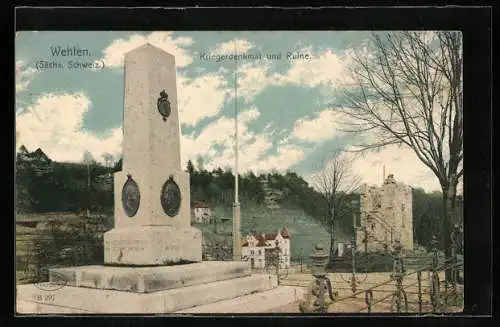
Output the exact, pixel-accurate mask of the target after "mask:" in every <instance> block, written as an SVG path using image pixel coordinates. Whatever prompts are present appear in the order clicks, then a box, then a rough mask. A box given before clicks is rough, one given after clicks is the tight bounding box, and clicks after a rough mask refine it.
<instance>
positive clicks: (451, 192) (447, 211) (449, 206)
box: [442, 184, 456, 280]
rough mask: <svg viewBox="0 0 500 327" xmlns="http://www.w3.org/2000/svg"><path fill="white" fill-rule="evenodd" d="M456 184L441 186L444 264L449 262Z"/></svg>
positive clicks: (449, 271) (447, 274)
mask: <svg viewBox="0 0 500 327" xmlns="http://www.w3.org/2000/svg"><path fill="white" fill-rule="evenodd" d="M455 200H456V186H455V185H454V184H452V185H450V186H448V187H443V222H442V227H443V229H442V230H443V236H442V249H443V252H444V258H445V265H448V264H449V263H451V259H452V258H451V237H450V233H451V223H452V221H453V217H454V214H455ZM445 276H446V277H445V278H446V280H450V279H451V269H450V268H448V269H446V272H445Z"/></svg>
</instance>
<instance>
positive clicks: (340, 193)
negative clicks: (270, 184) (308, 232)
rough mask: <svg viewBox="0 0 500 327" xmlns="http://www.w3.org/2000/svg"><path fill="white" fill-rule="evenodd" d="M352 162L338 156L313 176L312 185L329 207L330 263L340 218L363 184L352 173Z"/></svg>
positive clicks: (326, 224) (325, 223)
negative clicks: (349, 197)
mask: <svg viewBox="0 0 500 327" xmlns="http://www.w3.org/2000/svg"><path fill="white" fill-rule="evenodd" d="M351 164H352V162H351V160H348V159H346V158H341V157H338V156H337V157H335V158H334V159H332V160H331V161H330V162H328V163H327V164H326V166H325V167H324V169H322V170H320V171H318V172H316V173H314V174H313V175H312V178H311V184H312V186H313V187H314V188H315V189H316V190H317V191H318V192H319V193H320V194H321V198H322V200H323V201H324V204H325V206H326V209H327V212H325V217H324V220H323V223H324V225H325V226H326V228H327V230H328V233H329V234H330V256H329V261H330V263H331V262H332V259H333V257H334V255H335V229H336V225H337V221H338V218H339V217H341V216H342V215H344V214H346V212H347V210H348V206H349V204H348V198H347V197H348V195H349V194H351V193H353V192H356V191H357V190H358V189H359V186H360V184H361V178H360V177H359V176H358V175H355V174H353V173H352V170H351Z"/></svg>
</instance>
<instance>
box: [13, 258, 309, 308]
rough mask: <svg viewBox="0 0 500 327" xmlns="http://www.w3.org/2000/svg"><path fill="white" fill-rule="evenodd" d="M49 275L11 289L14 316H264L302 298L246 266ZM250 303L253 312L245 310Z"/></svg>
mask: <svg viewBox="0 0 500 327" xmlns="http://www.w3.org/2000/svg"><path fill="white" fill-rule="evenodd" d="M50 276H51V277H50V278H51V280H52V281H51V282H46V283H40V284H27V285H18V286H17V296H16V300H17V312H18V313H21V314H43V313H46V314H55V313H76V314H78V313H115V314H120V313H122V314H123V313H129V314H147V313H150V314H153V313H180V312H182V310H189V309H191V310H193V311H192V312H193V313H211V312H210V311H211V310H214V312H213V313H215V312H224V308H226V309H225V310H226V311H225V312H231V311H232V310H236V311H237V312H244V311H245V310H247V311H248V310H249V311H248V312H265V311H266V310H267V309H272V308H274V307H277V306H279V305H283V303H291V302H294V301H296V300H297V297H298V296H299V297H302V293H301V292H298V293H297V291H292V290H291V289H289V287H288V288H287V287H285V288H283V287H278V281H277V278H276V276H274V275H268V274H254V275H251V274H250V266H249V263H248V262H232V261H230V262H199V263H193V264H185V265H178V266H169V267H138V268H131V267H106V266H83V267H72V268H57V269H51V270H50ZM273 290H276V291H273ZM259 294H260V295H259ZM266 294H268V295H266ZM277 295H280V298H277ZM259 299H260V300H259ZM238 303H247V306H246V309H244V308H240V309H239V311H238V309H235V306H236V307H238V305H237V304H238ZM251 303H254V304H252V305H251V306H254V309H251V308H250V307H249V305H250V304H251ZM275 304H276V305H275ZM214 305H215V306H214ZM221 306H222V307H221ZM196 308H199V309H196ZM228 310H229V311H228ZM241 310H243V311H241ZM252 310H253V311H252ZM188 312H189V311H188ZM186 313H187V312H186Z"/></svg>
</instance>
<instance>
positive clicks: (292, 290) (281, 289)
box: [176, 286, 307, 313]
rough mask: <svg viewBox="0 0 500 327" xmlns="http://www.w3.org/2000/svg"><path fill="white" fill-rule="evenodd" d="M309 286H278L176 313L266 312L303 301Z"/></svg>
mask: <svg viewBox="0 0 500 327" xmlns="http://www.w3.org/2000/svg"><path fill="white" fill-rule="evenodd" d="M306 293H307V288H305V287H300V286H278V287H277V288H275V289H272V290H269V291H265V292H260V293H256V294H250V295H245V296H241V297H238V298H235V299H230V300H224V301H219V302H215V303H211V304H207V305H202V306H197V307H194V308H189V309H185V310H181V311H177V312H176V313H265V312H269V311H273V312H274V309H276V308H279V307H283V306H285V305H289V304H291V303H294V302H298V301H303V300H304V299H305V296H306Z"/></svg>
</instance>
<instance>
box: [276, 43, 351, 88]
mask: <svg viewBox="0 0 500 327" xmlns="http://www.w3.org/2000/svg"><path fill="white" fill-rule="evenodd" d="M298 52H299V53H302V54H309V55H310V59H297V60H294V61H293V62H292V65H291V67H290V69H289V70H288V71H287V72H286V73H285V74H283V75H276V78H277V80H278V81H279V83H282V84H300V85H304V86H308V87H316V86H320V85H321V86H327V87H331V88H335V87H337V86H338V85H340V83H348V82H349V81H350V79H349V78H347V76H348V71H347V70H346V68H347V67H348V65H349V64H350V63H351V52H348V51H347V52H345V53H344V54H342V55H339V54H337V53H335V52H333V50H332V49H326V50H324V51H323V52H316V53H315V52H314V51H313V49H312V48H311V47H306V48H303V49H301V50H299V51H298Z"/></svg>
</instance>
